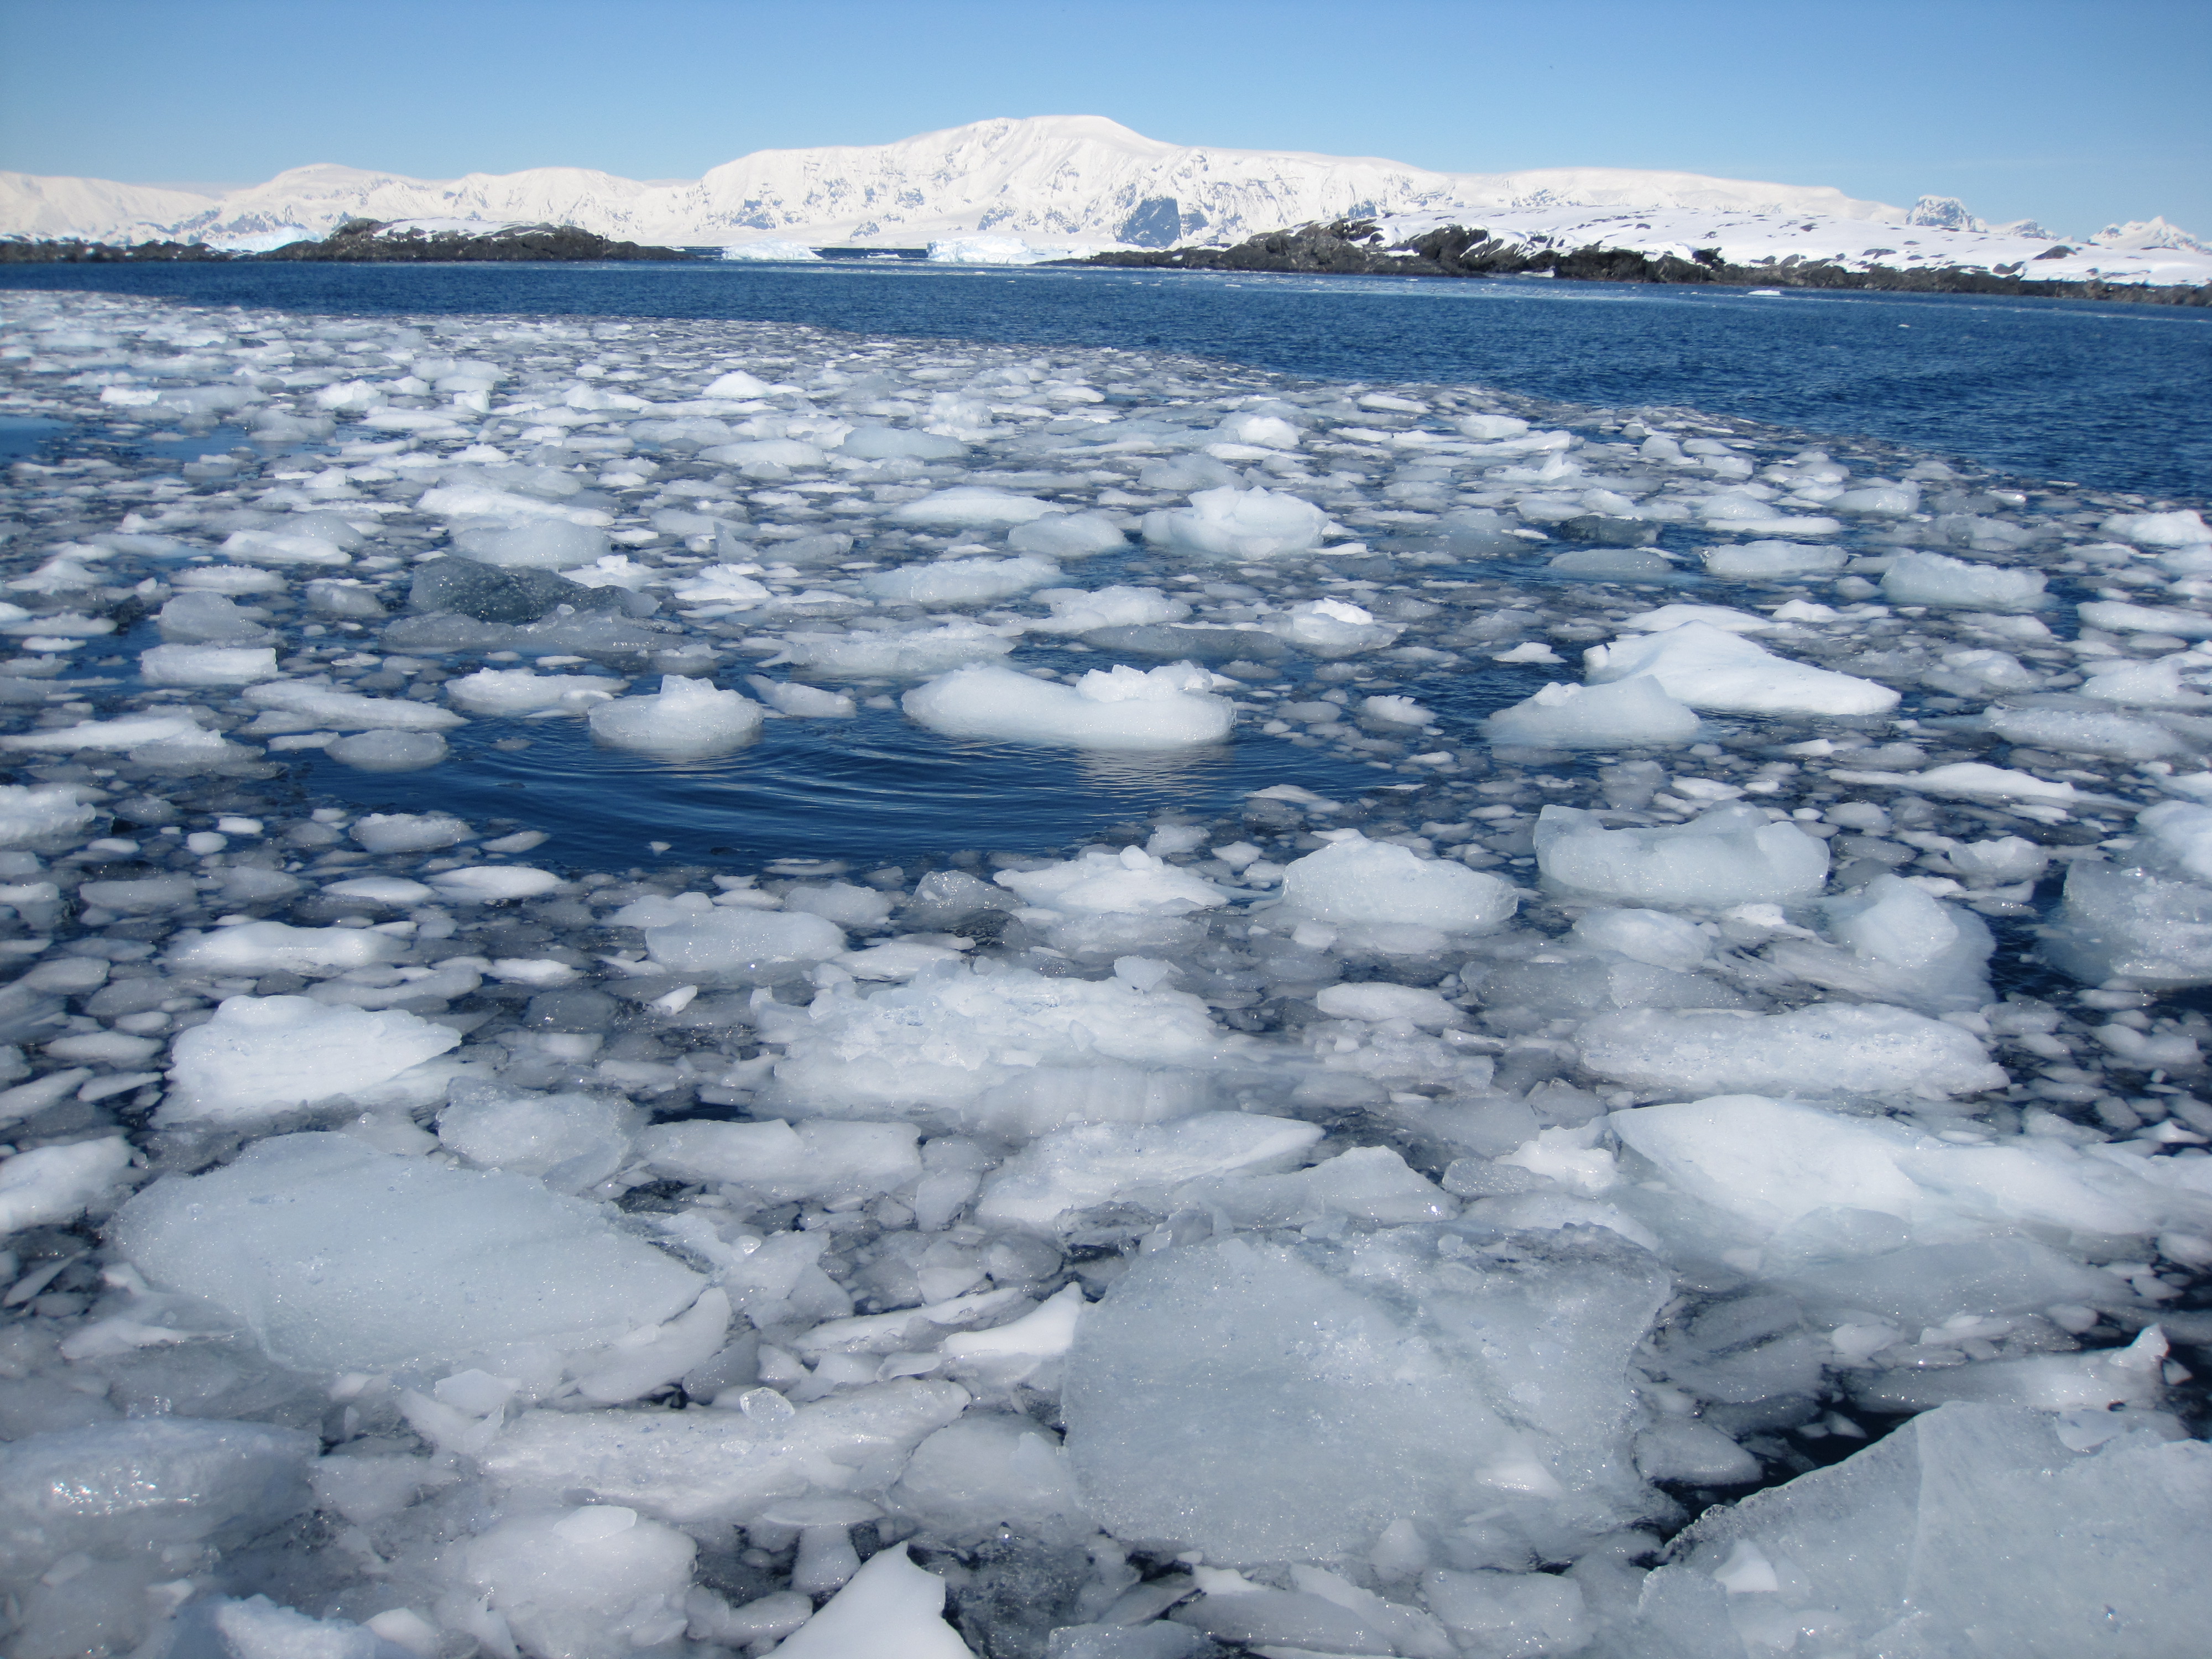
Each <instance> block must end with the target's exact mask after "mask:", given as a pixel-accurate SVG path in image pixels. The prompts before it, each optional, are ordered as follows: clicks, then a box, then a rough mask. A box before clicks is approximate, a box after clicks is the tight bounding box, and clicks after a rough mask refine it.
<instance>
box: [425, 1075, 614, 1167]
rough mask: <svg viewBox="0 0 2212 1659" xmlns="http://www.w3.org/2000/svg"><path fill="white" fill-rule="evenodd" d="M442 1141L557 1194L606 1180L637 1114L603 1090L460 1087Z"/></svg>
mask: <svg viewBox="0 0 2212 1659" xmlns="http://www.w3.org/2000/svg"><path fill="white" fill-rule="evenodd" d="M452 1093H453V1100H452V1103H451V1104H449V1105H448V1106H447V1108H446V1109H445V1110H444V1111H442V1112H441V1113H440V1114H439V1115H438V1139H439V1140H440V1141H441V1142H442V1143H443V1144H444V1145H445V1146H446V1147H447V1149H448V1150H449V1151H452V1152H455V1153H458V1154H459V1156H460V1157H462V1158H466V1159H467V1160H468V1161H469V1162H470V1163H471V1164H475V1165H477V1167H478V1168H479V1169H485V1170H513V1172H514V1173H516V1174H518V1175H527V1176H537V1177H538V1179H539V1180H540V1181H543V1182H544V1183H545V1184H546V1185H547V1186H549V1187H550V1188H552V1189H553V1190H554V1191H555V1192H556V1193H576V1192H581V1191H582V1190H583V1189H584V1188H586V1187H593V1186H597V1185H598V1184H599V1182H602V1181H605V1179H606V1178H607V1177H608V1176H611V1175H612V1174H613V1173H614V1172H615V1171H616V1170H618V1169H620V1168H621V1167H622V1165H623V1160H624V1159H625V1158H628V1157H629V1147H630V1129H631V1127H632V1123H633V1121H634V1119H635V1112H634V1111H633V1110H632V1109H631V1108H630V1107H629V1105H628V1104H626V1103H623V1102H620V1101H614V1100H609V1099H606V1098H605V1097H602V1096H599V1095H582V1094H564V1095H536V1094H528V1093H518V1092H516V1091H513V1090H507V1089H499V1088H491V1087H487V1086H484V1085H461V1084H455V1085H453V1091H452Z"/></svg>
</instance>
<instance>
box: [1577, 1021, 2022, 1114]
mask: <svg viewBox="0 0 2212 1659" xmlns="http://www.w3.org/2000/svg"><path fill="white" fill-rule="evenodd" d="M1575 1042H1576V1044H1577V1047H1578V1048H1580V1049H1581V1050H1582V1056H1583V1065H1585V1066H1588V1067H1589V1069H1590V1070H1592V1071H1594V1072H1595V1073H1598V1074H1599V1075H1600V1076H1601V1077H1608V1078H1613V1079H1616V1080H1618V1081H1620V1082H1622V1083H1626V1084H1628V1085H1632V1087H1635V1088H1637V1089H1639V1090H1644V1091H1650V1092H1653V1093H1674V1094H1725V1093H1752V1092H1756V1091H1771V1092H1772V1093H1775V1094H1782V1095H1803V1096H1811V1097H1815V1098H1824V1097H1831V1096H1837V1095H1842V1096H1876V1097H1881V1096H1905V1097H1917V1098H1921V1099H1929V1100H1940V1099H1942V1098H1944V1097H1947V1096H1950V1095H1963V1094H1978V1093H1980V1092H1981V1091H1984V1090H1986V1089H2002V1088H2003V1087H2004V1086H2005V1085H2006V1083H2007V1082H2008V1079H2007V1077H2006V1076H2005V1073H2004V1071H2003V1068H2002V1067H2001V1066H1996V1065H1993V1064H1992V1063H1991V1062H1990V1058H1989V1053H1988V1050H1987V1049H1985V1048H1983V1046H1982V1044H1981V1043H1980V1042H1978V1040H1977V1039H1976V1038H1975V1037H1974V1036H1973V1035H1972V1033H1971V1032H1968V1031H1966V1030H1961V1029H1960V1027H1958V1026H1956V1025H1952V1024H1946V1023H1945V1022H1944V1021H1942V1020H1938V1019H1929V1018H1926V1017H1925V1016H1923V1015H1920V1014H1914V1013H1909V1012H1906V1011H1905V1010H1904V1009H1902V1008H1892V1007H1887V1006H1882V1005H1881V1004H1868V1005H1863V1006H1860V1005H1854V1004H1850V1003H1842V1002H1829V1003H1821V1004H1819V1005H1817V1006H1814V1007H1810V1008H1801V1009H1798V1010H1796V1012H1792V1013H1787V1014H1765V1015H1760V1014H1743V1013H1733V1012H1726V1011H1714V1012H1703V1011H1699V1010H1693V1009H1683V1010H1667V1011H1662V1010H1658V1009H1628V1010H1624V1011H1622V1012H1618V1013H1610V1014H1601V1015H1599V1016H1598V1017H1597V1018H1595V1019H1593V1020H1590V1021H1589V1022H1588V1023H1587V1024H1584V1025H1583V1028H1582V1029H1581V1030H1579V1031H1578V1032H1577V1033H1576V1035H1575Z"/></svg>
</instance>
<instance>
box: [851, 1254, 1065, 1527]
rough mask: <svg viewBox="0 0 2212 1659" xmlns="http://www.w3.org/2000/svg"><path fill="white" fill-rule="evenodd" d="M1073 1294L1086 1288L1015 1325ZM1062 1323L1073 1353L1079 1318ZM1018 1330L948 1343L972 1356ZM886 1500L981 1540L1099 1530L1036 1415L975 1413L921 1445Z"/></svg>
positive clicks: (916, 1517)
mask: <svg viewBox="0 0 2212 1659" xmlns="http://www.w3.org/2000/svg"><path fill="white" fill-rule="evenodd" d="M1070 1293H1072V1294H1073V1296H1074V1298H1075V1300H1076V1302H1077V1303H1078V1304H1080V1303H1081V1302H1082V1300H1083V1292H1082V1290H1081V1288H1080V1287H1079V1286H1076V1285H1071V1286H1069V1288H1068V1291H1063V1292H1062V1293H1061V1296H1060V1297H1054V1298H1053V1301H1052V1302H1050V1303H1048V1304H1045V1308H1043V1309H1040V1310H1038V1311H1037V1312H1036V1313H1034V1314H1031V1315H1030V1316H1028V1318H1026V1319H1021V1320H1017V1321H1016V1322H1014V1325H1015V1326H1025V1325H1029V1324H1031V1323H1033V1322H1036V1320H1038V1319H1040V1318H1042V1317H1044V1316H1045V1315H1046V1311H1047V1310H1054V1311H1055V1312H1056V1311H1057V1306H1058V1304H1061V1302H1062V1297H1066V1295H1068V1294H1070ZM1059 1322H1060V1323H1061V1324H1063V1325H1064V1326H1065V1327H1066V1330H1065V1332H1064V1334H1063V1335H1062V1337H1061V1339H1060V1346H1059V1348H1058V1350H1057V1351H1056V1352H1066V1344H1067V1342H1068V1341H1071V1340H1073V1337H1074V1334H1075V1323H1074V1320H1073V1318H1072V1317H1069V1318H1062V1319H1060V1321H1059ZM1013 1328H1014V1326H1000V1328H998V1329H997V1330H992V1331H982V1332H979V1333H975V1334H964V1333H959V1332H956V1333H954V1334H952V1335H951V1336H949V1337H947V1338H945V1347H946V1348H948V1349H951V1348H952V1347H953V1346H954V1345H956V1344H957V1345H960V1349H959V1352H963V1353H965V1352H969V1351H971V1350H973V1349H975V1346H976V1345H989V1344H990V1343H991V1342H992V1340H993V1339H994V1338H999V1337H1000V1333H1001V1332H1005V1331H1009V1330H1012V1329H1013ZM1000 1340H1002V1341H1003V1340H1005V1339H1003V1338H1002V1339H1000ZM885 1501H886V1503H887V1504H888V1505H889V1507H890V1510H892V1512H893V1513H894V1514H896V1515H900V1516H904V1517H905V1518H907V1519H908V1520H909V1521H913V1522H919V1523H920V1524H921V1528H922V1529H923V1531H924V1532H925V1533H927V1534H929V1535H930V1536H932V1537H935V1538H942V1539H945V1540H947V1541H977V1542H980V1541H982V1540H983V1539H985V1538H987V1537H990V1536H992V1535H993V1534H994V1533H995V1532H997V1531H999V1530H1000V1528H1007V1527H1012V1528H1017V1529H1018V1530H1019V1531H1020V1532H1022V1533H1023V1534H1025V1535H1028V1536H1030V1537H1058V1538H1060V1539H1062V1540H1066V1541H1073V1538H1074V1537H1079V1536H1081V1535H1083V1534H1085V1533H1087V1532H1089V1531H1091V1530H1093V1529H1094V1525H1093V1523H1091V1522H1090V1521H1089V1519H1088V1517H1087V1516H1085V1514H1084V1512H1083V1499H1082V1497H1081V1495H1080V1494H1079V1493H1078V1492H1077V1491H1076V1490H1075V1480H1074V1477H1073V1475H1071V1474H1069V1473H1068V1469H1067V1459H1066V1455H1065V1454H1064V1453H1063V1452H1062V1451H1061V1450H1060V1444H1059V1443H1058V1441H1056V1440H1055V1439H1054V1438H1053V1437H1052V1436H1051V1435H1050V1434H1049V1433H1048V1432H1047V1431H1044V1430H1042V1429H1041V1428H1039V1427H1038V1426H1037V1425H1036V1422H1035V1420H1034V1419H1030V1418H1027V1417H1021V1416H1017V1415H1015V1414H1014V1413H1011V1412H983V1411H975V1412H970V1413H968V1414H967V1415H966V1416H965V1417H963V1418H962V1419H961V1420H960V1421H959V1422H957V1423H952V1424H948V1425H946V1426H945V1427H944V1428H941V1429H939V1431H937V1432H936V1433H935V1434H933V1435H931V1436H930V1437H929V1438H928V1439H927V1440H925V1441H923V1442H922V1443H921V1444H920V1445H919V1446H916V1447H915V1449H914V1455H913V1457H912V1458H910V1459H909V1460H908V1462H907V1466H906V1470H905V1473H904V1474H901V1475H900V1477H899V1480H898V1484H897V1485H896V1486H893V1487H892V1488H891V1489H890V1492H889V1493H888V1494H887V1495H886V1499H885Z"/></svg>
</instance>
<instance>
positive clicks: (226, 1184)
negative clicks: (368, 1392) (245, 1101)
mask: <svg viewBox="0 0 2212 1659" xmlns="http://www.w3.org/2000/svg"><path fill="white" fill-rule="evenodd" d="M115 1237H116V1239H117V1242H118V1245H119V1247H120V1248H121V1249H122V1251H123V1253H124V1255H125V1257H126V1258H127V1259H128V1260H129V1261H131V1262H132V1263H133V1264H134V1265H135V1266H136V1267H137V1269H138V1271H139V1272H141V1273H144V1274H145V1275H146V1277H147V1278H148V1279H149V1280H150V1281H152V1282H153V1283H155V1284H156V1285H161V1286H163V1287H165V1288H167V1289H169V1290H172V1291H182V1292H185V1293H186V1294H189V1295H192V1296H197V1297H204V1298H206V1299H207V1300H208V1301H209V1302H210V1303H211V1304H214V1305H215V1306H216V1307H217V1308H219V1309H221V1310H223V1311H224V1312H226V1313H227V1314H228V1316H231V1317H233V1318H234V1319H236V1320H237V1321H239V1322H240V1323H241V1324H243V1325H244V1326H245V1328H246V1329H247V1330H248V1331H249V1332H251V1333H252V1336H253V1338H254V1340H256V1341H257V1342H258V1343H259V1344H260V1345H261V1346H262V1347H263V1348H264V1349H265V1350H267V1352H269V1354H270V1357H271V1358H275V1359H277V1360H279V1361H281V1362H283V1364H288V1365H291V1366H294V1367H295V1368H298V1369H300V1370H310V1371H349V1370H371V1371H378V1370H404V1371H409V1372H412V1373H415V1374H416V1375H418V1376H424V1377H425V1378H426V1380H427V1379H428V1378H430V1377H437V1376H445V1375H447V1374H448V1373H450V1372H454V1371H459V1370H465V1369H466V1368H467V1367H469V1366H470V1365H471V1364H477V1362H479V1361H483V1362H485V1363H486V1364H487V1365H488V1368H489V1370H491V1371H492V1372H493V1373H494V1374H495V1375H496V1374H501V1370H502V1367H503V1366H504V1365H509V1364H523V1365H526V1366H532V1367H534V1368H536V1369H537V1370H541V1371H542V1370H544V1368H545V1367H546V1366H547V1365H549V1364H550V1365H552V1366H554V1367H555V1368H556V1370H557V1367H558V1365H559V1364H560V1363H561V1360H562V1358H563V1357H564V1356H568V1355H578V1354H585V1353H589V1352H593V1351H596V1350H597V1349H599V1347H601V1346H603V1345H605V1344H606V1343H609V1342H612V1341H614V1340H616V1339H617V1338H619V1337H622V1336H623V1335H625V1334H629V1333H630V1332H632V1331H635V1330H637V1329H639V1328H641V1327H647V1326H652V1325H654V1324H657V1323H658V1322H661V1321H663V1320H666V1319H670V1318H672V1317H673V1316H676V1315H678V1314H679V1313H681V1312H683V1311H684V1309H685V1308H686V1307H687V1306H689V1305H690V1304H691V1303H692V1301H693V1300H694V1299H695V1298H696V1297H697V1296H698V1294H699V1291H700V1289H701V1285H702V1280H701V1279H700V1278H699V1276H698V1275H697V1274H696V1273H692V1272H690V1270H689V1269H687V1268H685V1267H680V1266H678V1264H677V1262H676V1261H674V1260H672V1259H671V1257H669V1256H667V1255H663V1254H662V1253H661V1252H660V1251H659V1250H657V1249H654V1248H653V1246H651V1245H649V1244H646V1243H641V1242H639V1241H638V1240H637V1239H635V1238H633V1237H629V1236H628V1235H627V1234H624V1233H623V1232H621V1231H617V1229H616V1228H615V1227H614V1226H613V1225H611V1223H610V1222H609V1221H608V1220H607V1218H605V1215H603V1214H602V1213H601V1212H600V1211H599V1208H598V1207H597V1206H593V1205H591V1204H587V1203H586V1202H584V1201H583V1200H580V1199H574V1198H569V1197H566V1196H564V1195H562V1194H559V1193H556V1192H554V1191H552V1190H550V1188H547V1187H546V1186H545V1185H544V1183H543V1182H538V1181H536V1180H533V1179H532V1178H531V1177H530V1176H523V1175H515V1174H509V1173H505V1172H501V1171H497V1170H486V1171H481V1172H477V1171H466V1170H455V1169H450V1168H446V1167H443V1166H441V1164H437V1163H435V1162H433V1161H429V1160H426V1159H422V1158H404V1157H394V1156H392V1154H390V1153H386V1152H376V1151H374V1150H372V1149H371V1148H370V1147H368V1146H365V1145H363V1144H362V1142H361V1141H359V1140H357V1139H353V1138H352V1137H350V1136H348V1135H341V1134H292V1135H278V1136H275V1137H273V1138H271V1139H266V1140H262V1141H257V1142H256V1143H255V1144H254V1145H253V1146H250V1147H248V1148H247V1149H246V1151H245V1152H243V1153H241V1154H240V1155H239V1157H238V1158H235V1159H234V1160H233V1161H232V1162H231V1163H229V1164H226V1165H224V1166H223V1167H222V1168H221V1169H218V1170H210V1171H209V1172H208V1173H206V1174H204V1175H198V1176H170V1177H168V1178H167V1179H166V1180H163V1181H159V1182H155V1183H154V1185H152V1186H150V1187H149V1188H146V1189H145V1190H143V1192H141V1193H140V1194H138V1195H137V1197H136V1198H134V1199H132V1200H131V1202H130V1203H129V1204H127V1205H125V1206H124V1208H123V1210H122V1212H120V1213H119V1214H118V1217H117V1218H116V1222H115ZM533 1355H534V1356H535V1357H534V1358H533ZM507 1374H509V1375H512V1374H513V1373H512V1372H508V1373H507ZM549 1386H550V1382H549Z"/></svg>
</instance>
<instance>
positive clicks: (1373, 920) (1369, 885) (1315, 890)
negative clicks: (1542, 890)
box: [1282, 836, 1520, 943]
mask: <svg viewBox="0 0 2212 1659" xmlns="http://www.w3.org/2000/svg"><path fill="white" fill-rule="evenodd" d="M1282 902H1283V908H1284V910H1285V912H1286V913H1288V915H1290V916H1293V917H1296V918H1298V919H1301V920H1304V921H1314V922H1318V923H1321V924H1322V925H1323V926H1335V927H1350V928H1376V927H1382V928H1389V927H1413V928H1420V929H1423V930H1426V931H1428V932H1431V933H1437V934H1443V933H1493V932H1495V931H1496V930H1497V929H1498V928H1500V927H1504V925H1505V924H1506V922H1507V921H1510V920H1511V919H1512V915H1513V912H1514V910H1515V908H1516V907H1517V906H1518V904H1519V903H1520V899H1519V897H1518V896H1517V895H1516V893H1515V891H1514V890H1513V888H1512V887H1511V886H1510V884H1507V883H1505V882H1504V881H1501V880H1500V879H1498V877H1496V876H1493V875H1492V874H1491V873H1490V872H1488V871H1486V870H1470V869H1468V867H1467V866H1465V865H1463V864H1457V863H1452V862H1449V861H1447V860H1441V859H1425V858H1423V857H1421V856H1420V854H1418V853H1416V852H1414V851H1413V848H1410V847H1400V846H1398V845H1396V844H1395V843H1394V842H1379V841H1369V840H1368V839H1366V837H1364V836H1351V837H1347V838H1346V839H1345V840H1342V841H1337V842H1331V843H1330V844H1329V845H1328V846H1327V847H1324V848H1322V849H1321V850H1320V851H1319V852H1317V853H1309V854H1306V855H1305V856H1304V858H1302V859H1297V860H1292V861H1291V864H1290V865H1289V866H1288V867H1287V868H1286V869H1285V871H1284V872H1283V900H1282ZM1441 942H1442V941H1441V939H1439V940H1438V943H1441Z"/></svg>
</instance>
